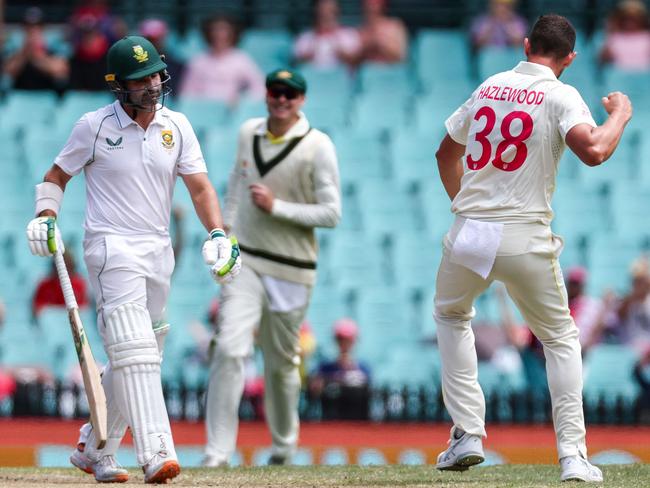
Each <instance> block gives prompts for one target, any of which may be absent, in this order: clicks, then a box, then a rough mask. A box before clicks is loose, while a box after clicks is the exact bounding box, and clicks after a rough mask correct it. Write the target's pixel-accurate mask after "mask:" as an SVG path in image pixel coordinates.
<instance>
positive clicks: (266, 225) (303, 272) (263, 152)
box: [224, 113, 341, 285]
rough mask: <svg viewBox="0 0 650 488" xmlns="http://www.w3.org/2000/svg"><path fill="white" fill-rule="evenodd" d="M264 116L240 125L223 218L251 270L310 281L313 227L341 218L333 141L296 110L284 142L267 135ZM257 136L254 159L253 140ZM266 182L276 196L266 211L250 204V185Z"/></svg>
mask: <svg viewBox="0 0 650 488" xmlns="http://www.w3.org/2000/svg"><path fill="white" fill-rule="evenodd" d="M266 134H267V121H266V119H265V118H255V119H250V120H248V121H246V122H245V123H244V124H242V126H241V129H240V133H239V145H238V150H237V161H236V162H235V165H234V167H233V170H232V172H231V174H230V181H229V184H228V192H227V195H226V206H225V210H224V223H225V225H226V226H227V227H229V228H230V231H231V233H233V234H234V235H236V236H237V239H238V240H239V242H240V244H241V246H242V254H243V262H244V264H245V265H247V266H250V267H251V268H253V269H254V270H255V271H256V272H258V273H260V274H264V275H269V276H273V277H276V278H279V279H284V280H288V281H294V282H297V283H303V284H306V285H313V284H314V282H315V280H316V269H315V267H316V260H317V257H318V243H317V240H316V236H315V233H314V228H315V227H335V226H336V225H337V224H338V222H339V220H340V218H341V192H340V184H339V171H338V163H337V158H336V152H335V149H334V144H333V143H332V141H331V139H330V138H329V137H328V136H327V135H326V134H324V133H323V132H321V131H319V130H316V129H311V130H310V128H309V122H308V121H307V119H306V117H305V116H304V115H303V114H302V113H301V114H300V119H299V120H298V121H297V122H296V123H295V124H294V125H293V126H292V127H291V129H289V131H288V132H287V134H285V136H284V138H283V142H280V143H277V142H275V143H272V142H271V141H270V140H269V139H268V138H267V137H266ZM256 136H257V139H258V150H259V152H258V155H259V156H261V158H258V161H257V162H256V158H255V154H254V145H255V143H254V141H255V138H256ZM299 137H303V139H302V140H301V141H300V142H298V144H297V145H295V147H294V148H293V150H292V151H291V152H290V153H289V154H288V155H286V157H284V159H282V160H280V161H279V162H277V164H275V165H273V164H272V163H271V164H269V163H270V162H272V161H273V160H274V158H276V156H278V155H279V154H280V153H282V151H283V150H285V149H286V148H287V146H288V145H290V144H291V142H292V141H293V140H294V139H295V138H299ZM254 183H260V184H263V185H266V186H267V187H269V188H270V189H271V191H273V194H274V196H275V200H274V203H273V209H272V212H271V213H270V214H269V213H266V212H264V211H263V210H261V209H259V208H258V207H257V206H255V204H254V203H253V201H252V199H251V196H250V189H249V186H250V185H251V184H254Z"/></svg>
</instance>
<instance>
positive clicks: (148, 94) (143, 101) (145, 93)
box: [129, 85, 162, 112]
mask: <svg viewBox="0 0 650 488" xmlns="http://www.w3.org/2000/svg"><path fill="white" fill-rule="evenodd" d="M138 92H139V97H138V98H139V100H134V99H133V95H134V94H133V93H131V94H130V95H129V102H130V105H131V106H132V107H133V108H136V109H138V110H142V111H144V112H155V111H156V108H157V106H158V102H159V100H160V98H161V96H162V85H158V86H155V87H152V88H145V89H143V90H138Z"/></svg>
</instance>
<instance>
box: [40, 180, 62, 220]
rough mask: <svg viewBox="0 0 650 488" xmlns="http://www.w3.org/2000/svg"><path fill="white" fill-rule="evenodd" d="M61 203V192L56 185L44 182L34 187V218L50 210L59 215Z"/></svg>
mask: <svg viewBox="0 0 650 488" xmlns="http://www.w3.org/2000/svg"><path fill="white" fill-rule="evenodd" d="M62 201H63V190H62V189H61V187H60V186H59V185H57V184H56V183H51V182H49V181H44V182H43V183H39V184H38V185H36V210H35V212H36V217H38V216H39V214H40V213H41V212H42V211H43V210H52V211H54V213H56V214H57V215H59V210H60V209H61V202H62Z"/></svg>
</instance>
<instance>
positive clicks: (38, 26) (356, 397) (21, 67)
mask: <svg viewBox="0 0 650 488" xmlns="http://www.w3.org/2000/svg"><path fill="white" fill-rule="evenodd" d="M387 7H388V5H387V2H386V1H385V0H364V2H363V21H362V23H361V24H360V25H358V26H348V25H343V24H342V23H341V21H340V12H339V6H338V3H337V1H336V0H318V1H316V2H315V4H314V18H313V26H312V27H311V28H310V29H308V30H306V31H304V32H302V33H300V34H299V35H297V36H296V38H295V43H294V45H293V51H292V55H293V61H294V62H295V63H296V64H298V65H300V64H309V65H313V66H315V67H319V68H322V69H328V68H333V67H340V66H344V67H346V68H347V69H349V70H350V72H353V71H354V70H355V69H357V68H358V67H359V66H360V65H362V64H363V63H365V62H372V63H388V64H391V63H402V62H404V61H405V60H406V59H407V57H408V51H409V33H408V30H407V27H406V25H405V24H404V22H403V21H402V20H400V19H399V18H396V17H391V16H389V15H388V14H387V13H386V12H387V10H388V8H387ZM47 24H48V19H47V18H45V17H44V14H43V11H42V10H41V9H40V8H38V7H30V8H28V9H26V11H25V13H24V17H23V23H22V27H21V29H22V31H23V37H22V38H23V41H22V45H21V46H19V47H18V49H16V50H14V51H13V52H6V53H4V59H3V62H2V70H3V73H4V75H5V77H6V78H8V79H9V80H10V81H9V84H10V86H11V88H13V89H16V90H53V91H56V92H57V93H64V92H65V91H66V90H88V91H95V90H97V91H105V90H106V85H105V82H104V74H105V56H106V52H107V50H108V48H109V46H110V45H111V44H112V43H113V42H114V41H116V40H117V39H119V38H121V37H122V36H124V35H125V34H127V33H128V32H129V31H130V30H131V29H130V27H129V26H128V25H127V24H126V23H125V22H124V21H123V20H122V19H120V18H119V17H118V16H116V15H114V14H112V12H111V9H110V5H109V3H108V2H101V1H89V2H82V3H81V4H80V5H79V6H78V7H77V8H75V9H74V11H73V12H72V15H71V16H70V19H69V22H68V37H67V42H68V43H69V45H70V53H69V55H68V56H66V55H63V54H61V53H58V52H55V51H53V50H52V49H51V47H50V46H49V45H48V42H47V40H46V36H45V29H46V27H47ZM200 27H201V34H202V36H203V40H204V42H205V50H203V51H202V52H197V53H196V54H195V55H194V56H193V57H191V58H190V59H189V60H187V61H186V62H185V61H183V60H180V59H176V58H175V57H174V55H173V54H166V58H165V62H166V63H167V65H168V71H169V72H170V74H171V83H172V88H173V90H174V93H176V94H177V96H179V97H188V98H202V99H212V100H218V101H222V102H225V103H227V104H229V105H235V104H237V102H238V100H239V99H240V97H242V96H243V95H244V94H245V95H246V96H247V97H248V98H252V99H262V98H263V96H264V93H265V87H264V75H263V72H262V70H261V69H260V67H259V66H257V64H256V63H255V61H254V60H253V58H252V57H251V56H250V55H249V54H248V53H247V52H246V51H244V50H242V49H240V48H239V47H238V42H239V38H240V35H241V28H240V26H239V25H238V24H237V22H236V21H235V20H234V19H232V18H230V17H228V16H225V15H221V14H215V15H213V16H209V17H208V18H206V19H204V21H203V22H202V24H201V26H200ZM135 28H136V29H135V30H137V32H138V33H139V34H140V35H142V36H144V37H147V38H148V39H149V40H151V42H152V43H153V44H154V45H155V46H156V47H157V48H158V49H159V50H160V51H161V52H164V53H168V52H169V50H168V49H167V48H168V44H167V43H168V37H169V33H170V26H169V25H167V23H166V22H164V21H163V20H161V19H157V18H148V19H144V20H143V21H142V22H141V23H139V24H138V25H137V26H135ZM527 29H528V23H527V21H526V19H525V18H524V17H522V16H520V15H519V14H518V13H517V4H516V2H515V1H514V0H491V1H490V3H489V6H488V9H487V10H486V12H485V13H484V14H482V15H480V16H479V17H477V18H476V19H474V21H473V22H472V23H471V27H470V29H469V36H470V41H471V45H472V47H473V49H474V50H475V51H478V50H480V49H483V48H485V47H488V46H489V47H507V46H511V47H512V46H514V47H517V46H520V45H521V43H522V40H523V38H524V37H525V35H526V32H527ZM171 52H172V53H173V50H172V51H171ZM599 52H600V54H599V60H600V62H602V63H611V64H613V65H615V66H617V67H620V68H622V69H626V70H631V71H641V70H650V22H649V17H648V11H647V8H646V6H645V4H644V3H643V2H640V1H638V0H624V1H621V2H619V3H618V4H617V5H616V7H615V8H614V9H613V10H612V12H611V15H610V16H609V17H608V18H607V20H606V23H605V35H604V39H603V43H602V46H601V48H600V51H599ZM343 164H344V162H343ZM181 234H182V233H181ZM176 251H177V253H178V254H180V250H179V249H176ZM67 256H69V255H67V254H66V257H67ZM68 265H69V267H70V269H71V274H72V278H73V287H74V288H75V292H76V295H77V300H78V301H79V302H80V305H81V306H88V304H89V302H90V301H91V298H90V297H87V296H86V291H85V288H86V286H85V283H84V282H83V278H81V277H80V276H78V275H77V274H76V273H74V262H73V260H72V258H70V260H69V262H68ZM565 273H566V284H567V290H568V294H569V297H568V298H569V307H570V311H571V314H572V316H573V318H574V320H575V322H576V325H577V326H578V328H579V330H580V340H581V344H582V348H583V354H584V355H588V354H589V352H590V350H591V349H592V348H593V346H595V345H597V344H600V343H603V342H608V343H620V344H627V345H629V346H630V347H631V348H633V350H634V351H635V352H636V353H637V354H638V357H639V361H638V363H637V367H636V368H635V378H636V379H637V381H638V383H639V385H641V387H642V391H643V393H642V401H643V402H644V403H645V405H646V408H647V411H648V412H650V374H649V373H648V371H649V368H650V266H649V264H648V261H647V259H642V258H640V259H639V260H637V261H636V262H635V263H633V265H632V267H631V270H630V287H629V291H628V293H627V294H625V295H623V296H616V295H614V294H613V292H608V293H606V294H605V295H604V296H603V297H590V296H587V295H586V294H585V293H586V284H587V280H588V271H587V270H586V269H584V268H572V269H568V270H565ZM500 296H501V298H500V300H501V304H502V307H501V325H502V326H503V327H492V326H490V327H484V328H483V327H481V324H477V348H478V349H479V354H480V356H481V359H484V360H493V361H502V360H503V351H504V350H508V349H509V350H510V351H512V350H513V348H514V351H516V354H517V356H518V357H519V359H520V361H521V364H522V365H523V367H524V371H525V374H526V380H527V381H528V382H529V384H531V385H540V384H542V383H544V382H545V381H546V380H545V374H544V368H543V361H544V358H543V351H542V346H541V344H540V343H539V341H537V340H536V339H535V338H534V336H533V335H532V334H531V333H530V331H529V330H528V329H527V328H526V327H525V326H522V325H525V324H518V323H516V319H515V318H513V316H512V314H511V313H510V311H509V310H510V308H509V305H508V304H507V303H506V301H505V298H503V295H502V294H501V295H500ZM47 306H64V302H63V298H62V293H61V291H60V287H59V285H58V280H57V279H56V273H55V272H54V271H53V272H52V274H50V275H49V276H48V277H46V278H45V279H44V280H43V282H42V283H40V284H39V286H38V288H37V290H35V292H34V300H33V314H34V317H35V322H36V323H38V321H37V317H38V314H39V313H40V311H42V310H43V308H45V307H47ZM3 312H4V307H3V305H2V303H1V302H0V324H2V321H3ZM216 314H218V308H217V307H216V306H215V305H213V306H212V307H211V309H210V314H209V320H207V321H206V322H207V323H206V327H207V328H208V329H207V330H208V331H209V332H210V333H209V334H207V335H206V334H203V335H202V334H197V350H201V351H204V352H202V353H201V354H199V357H201V358H205V356H206V355H207V354H208V348H207V345H206V342H209V341H208V339H207V338H209V337H211V335H212V330H211V329H210V327H213V326H214V324H216V318H215V317H216ZM332 337H333V339H334V340H335V342H336V345H337V348H338V356H337V357H335V358H322V360H321V361H320V362H316V361H315V360H314V358H310V355H311V353H313V352H314V350H315V347H316V346H317V345H315V344H314V339H313V335H311V334H310V331H309V325H308V324H305V327H304V329H303V341H301V342H302V345H303V351H304V353H305V354H304V357H303V359H304V362H305V364H306V366H305V371H304V374H303V386H304V389H305V391H306V394H307V395H308V396H310V397H316V398H320V399H321V403H322V408H323V417H324V418H341V417H344V416H345V415H348V416H349V418H367V412H368V409H367V405H368V388H369V386H370V385H371V382H372V375H371V372H370V369H369V367H368V366H367V365H365V364H364V363H363V361H360V360H359V359H357V358H355V355H354V351H353V347H354V344H355V342H356V340H357V338H358V328H357V326H356V324H355V323H354V321H352V320H351V319H345V318H342V319H341V320H339V321H337V322H336V323H335V324H333V331H332ZM360 359H361V360H362V359H363V358H360ZM203 360H204V359H203ZM17 376H18V375H17V374H13V375H12V373H11V372H7V371H0V400H1V399H2V397H4V396H6V395H10V394H11V393H12V392H13V391H14V390H15V378H16V377H17ZM249 376H250V381H248V382H247V385H246V390H245V395H248V396H249V397H250V398H251V399H252V401H253V402H254V404H255V405H256V408H258V409H263V407H262V402H261V400H259V399H260V398H261V397H262V393H263V382H262V383H260V381H261V380H260V377H259V375H258V374H257V372H256V371H255V366H254V363H252V365H251V369H250V375H249ZM344 412H345V413H344ZM649 415H650V414H649Z"/></svg>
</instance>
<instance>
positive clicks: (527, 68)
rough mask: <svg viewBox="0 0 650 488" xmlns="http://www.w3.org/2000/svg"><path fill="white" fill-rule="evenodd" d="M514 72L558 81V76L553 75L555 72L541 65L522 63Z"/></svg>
mask: <svg viewBox="0 0 650 488" xmlns="http://www.w3.org/2000/svg"><path fill="white" fill-rule="evenodd" d="M514 71H516V72H517V73H521V74H524V75H533V76H539V77H542V78H548V79H551V80H557V76H555V73H553V70H552V69H551V68H549V67H548V66H544V65H543V64H539V63H530V62H528V61H520V62H519V64H518V65H517V66H515V69H514Z"/></svg>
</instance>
